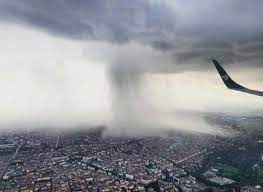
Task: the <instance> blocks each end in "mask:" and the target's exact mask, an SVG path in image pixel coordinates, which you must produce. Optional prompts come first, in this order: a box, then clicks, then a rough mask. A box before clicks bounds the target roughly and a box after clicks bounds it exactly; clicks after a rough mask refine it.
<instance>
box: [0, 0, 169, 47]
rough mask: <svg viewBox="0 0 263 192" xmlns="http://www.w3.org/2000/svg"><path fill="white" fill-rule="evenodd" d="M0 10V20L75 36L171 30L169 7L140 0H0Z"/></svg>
mask: <svg viewBox="0 0 263 192" xmlns="http://www.w3.org/2000/svg"><path fill="white" fill-rule="evenodd" d="M0 12H1V13H0V16H1V19H3V20H6V19H8V20H10V21H16V22H24V23H27V24H30V25H33V26H35V27H39V28H41V29H44V30H47V31H48V32H51V33H54V34H56V35H64V36H67V37H70V38H79V39H85V38H86V39H91V40H101V41H112V42H127V41H130V40H133V39H137V38H138V39H139V38H143V36H148V37H149V36H150V38H151V36H156V35H157V34H159V33H161V32H162V31H163V30H170V31H173V30H174V29H173V23H174V18H172V17H174V13H173V11H172V9H170V8H169V7H168V6H165V5H162V4H151V3H149V2H147V1H144V0H133V1H129V0H121V1H120V0H119V1H104V0H76V1H71V0H56V1H53V0H45V1H42V0H14V1H0ZM167 18H171V19H167ZM153 39H155V38H153Z"/></svg>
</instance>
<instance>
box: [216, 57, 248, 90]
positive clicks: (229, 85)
mask: <svg viewBox="0 0 263 192" xmlns="http://www.w3.org/2000/svg"><path fill="white" fill-rule="evenodd" d="M212 61H213V63H214V65H215V67H216V69H217V71H218V73H219V75H220V76H221V78H222V80H223V82H224V83H225V85H226V87H227V88H229V89H235V90H240V89H243V88H244V87H243V86H241V85H239V84H237V83H236V82H235V81H233V80H232V79H231V77H230V76H229V75H228V74H227V72H226V71H225V70H224V68H223V67H222V66H221V65H220V64H219V63H218V61H217V60H215V59H212Z"/></svg>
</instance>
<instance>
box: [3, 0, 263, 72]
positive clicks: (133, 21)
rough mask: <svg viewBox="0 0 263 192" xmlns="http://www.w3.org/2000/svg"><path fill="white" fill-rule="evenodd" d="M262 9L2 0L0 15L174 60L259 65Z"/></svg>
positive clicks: (244, 4)
mask: <svg viewBox="0 0 263 192" xmlns="http://www.w3.org/2000/svg"><path fill="white" fill-rule="evenodd" d="M262 8H263V1H261V0H252V1H234V0H230V1H227V0H215V1H211V0H205V1H203V2H202V3H200V2H197V1H195V0H188V1H174V2H172V1H158V0H132V1H130V0H115V1H113V0H108V1H104V0H74V1H72V0H45V1H43V0H12V1H8V0H0V20H2V21H5V22H17V23H21V24H27V25H30V26H31V27H36V28H39V29H41V30H45V31H47V32H49V33H51V34H54V35H57V36H64V37H67V38H74V39H81V40H94V41H107V42H112V43H126V42H129V41H137V42H139V43H142V44H145V45H147V46H152V47H153V48H155V49H158V50H162V51H169V52H170V54H169V55H170V57H171V58H172V59H173V60H174V61H175V62H176V63H178V64H180V63H184V64H185V63H188V64H191V63H204V62H206V61H208V59H210V58H211V57H218V58H220V59H221V60H222V61H224V62H236V61H244V62H246V61H250V62H252V63H255V65H259V66H260V65H261V64H260V63H261V60H263V59H262V58H263V57H262V47H263V35H262V34H263V25H262V21H261V18H263V12H262ZM169 60H170V59H169ZM188 66H191V65H188ZM202 66H203V65H202ZM191 67H192V66H191ZM198 67H201V66H196V68H198Z"/></svg>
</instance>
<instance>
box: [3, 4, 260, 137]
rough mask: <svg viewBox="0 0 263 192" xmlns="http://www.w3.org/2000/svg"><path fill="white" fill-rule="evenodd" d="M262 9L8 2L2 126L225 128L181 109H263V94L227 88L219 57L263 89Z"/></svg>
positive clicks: (235, 76)
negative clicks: (218, 65)
mask: <svg viewBox="0 0 263 192" xmlns="http://www.w3.org/2000/svg"><path fill="white" fill-rule="evenodd" d="M262 8H263V2H262V1H261V0H251V1H235V0H213V1H212V0H204V1H202V3H200V2H197V1H195V0H184V1H183V0H174V1H172V0H133V1H129V0H114V1H113V0H108V1H105V0H75V1H71V0H45V1H42V0H12V1H8V0H0V40H1V44H0V51H1V55H0V90H1V94H0V114H1V115H0V125H1V128H2V129H6V125H10V124H11V125H16V126H18V127H19V126H22V125H23V126H27V125H29V124H30V125H32V124H33V125H34V126H36V127H37V126H56V127H76V126H81V125H86V124H107V125H108V124H110V125H111V127H113V129H114V128H115V127H118V129H116V130H118V131H117V132H123V130H124V132H125V131H128V132H130V131H131V132H132V133H134V132H136V133H138V132H141V131H140V130H141V127H143V128H145V127H149V128H147V129H144V132H145V133H148V132H155V131H156V130H157V131H158V130H159V129H160V127H176V128H179V129H183V130H185V129H187V130H190V131H197V130H198V131H201V132H216V131H215V129H213V128H211V127H210V126H209V125H207V124H206V123H205V122H204V120H203V119H202V118H200V117H196V116H194V117H193V116H190V115H189V116H183V117H182V115H181V113H180V112H181V111H182V110H189V111H202V112H231V113H239V112H242V111H251V112H252V111H255V110H262V107H263V100H262V98H260V97H256V96H252V95H247V94H244V93H238V92H232V91H230V90H227V89H226V88H225V87H224V85H223V83H222V81H221V79H220V77H219V76H218V74H217V72H216V70H215V68H214V66H213V65H212V63H211V59H212V58H216V59H218V60H219V61H220V62H221V63H222V65H223V66H224V67H225V68H226V70H227V71H228V72H229V74H230V75H231V76H232V77H233V79H235V80H236V81H237V82H239V83H240V84H242V85H244V86H247V87H249V88H254V89H258V90H260V89H261V90H263V76H262V73H263V67H262V65H263V64H262V63H263V62H262V61H263V57H262V51H263V35H262V34H263V25H262V22H261V18H262V17H263V13H262ZM109 122H111V123H109ZM196 127H200V128H196ZM134 130H136V131H134ZM115 132H116V131H115Z"/></svg>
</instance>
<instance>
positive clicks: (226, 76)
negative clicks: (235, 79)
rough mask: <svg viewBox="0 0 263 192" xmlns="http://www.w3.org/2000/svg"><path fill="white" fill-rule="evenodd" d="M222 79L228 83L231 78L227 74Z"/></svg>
mask: <svg viewBox="0 0 263 192" xmlns="http://www.w3.org/2000/svg"><path fill="white" fill-rule="evenodd" d="M222 78H223V79H224V80H225V81H227V80H228V79H229V78H230V77H229V76H228V75H227V74H225V75H222Z"/></svg>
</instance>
